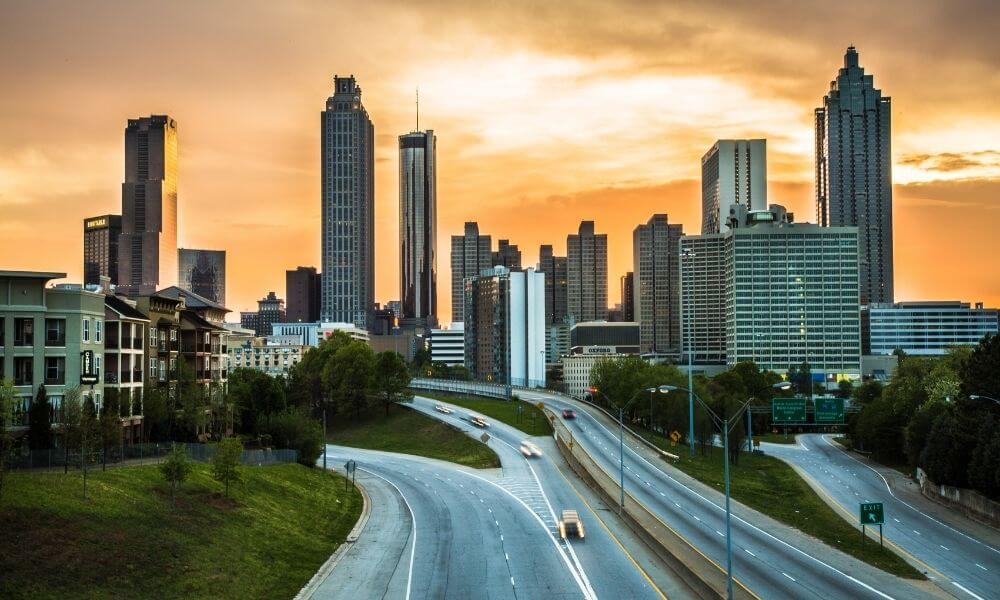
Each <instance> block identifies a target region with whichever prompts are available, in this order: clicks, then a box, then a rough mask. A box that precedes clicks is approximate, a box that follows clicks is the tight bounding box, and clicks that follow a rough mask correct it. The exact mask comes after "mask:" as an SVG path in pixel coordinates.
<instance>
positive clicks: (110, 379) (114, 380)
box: [104, 371, 119, 385]
mask: <svg viewBox="0 0 1000 600" xmlns="http://www.w3.org/2000/svg"><path fill="white" fill-rule="evenodd" d="M118 381H119V379H118V374H117V373H111V372H108V371H106V372H105V373H104V383H105V384H111V385H117V384H118Z"/></svg>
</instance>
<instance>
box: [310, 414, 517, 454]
mask: <svg viewBox="0 0 1000 600" xmlns="http://www.w3.org/2000/svg"><path fill="white" fill-rule="evenodd" d="M326 440H327V442H329V443H331V444H337V445H340V446H350V447H352V448H367V449H368V450H384V451H386V452H402V453H404V454H415V455H417V456H426V457H428V458H437V459H440V460H447V461H450V462H453V463H458V464H460V465H465V466H467V467H474V468H476V469H489V468H494V467H499V466H500V457H498V456H497V454H496V452H494V451H493V450H491V449H490V447H489V446H487V445H486V444H483V443H482V442H480V441H479V440H474V439H472V438H471V437H469V436H467V435H465V434H464V433H462V432H460V431H457V430H455V429H452V428H451V427H449V426H448V425H446V424H444V423H442V422H441V421H438V420H437V419H433V418H431V417H428V416H427V415H424V414H421V413H419V412H417V411H415V410H413V409H410V408H408V407H406V406H400V405H392V406H390V407H389V416H386V415H385V411H384V410H383V409H381V408H377V409H373V410H372V411H371V412H370V413H368V414H367V415H364V416H362V418H361V419H360V420H358V421H343V422H332V423H328V425H327V436H326Z"/></svg>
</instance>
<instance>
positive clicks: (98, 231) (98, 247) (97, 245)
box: [83, 215, 122, 285]
mask: <svg viewBox="0 0 1000 600" xmlns="http://www.w3.org/2000/svg"><path fill="white" fill-rule="evenodd" d="M121 232H122V216H121V215H101V216H99V217H90V218H89V219H84V220H83V283H84V285H99V284H100V283H101V277H107V278H108V280H109V281H110V283H111V284H112V285H118V236H119V235H121Z"/></svg>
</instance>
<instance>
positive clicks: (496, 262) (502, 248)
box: [490, 240, 521, 271]
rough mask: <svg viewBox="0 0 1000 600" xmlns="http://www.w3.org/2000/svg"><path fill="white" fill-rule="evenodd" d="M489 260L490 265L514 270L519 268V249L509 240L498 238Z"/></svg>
mask: <svg viewBox="0 0 1000 600" xmlns="http://www.w3.org/2000/svg"><path fill="white" fill-rule="evenodd" d="M491 262H492V264H491V265H490V266H491V267H496V266H501V267H507V268H508V269H511V270H515V271H516V270H517V269H520V268H521V251H520V250H519V249H518V247H517V244H511V243H510V240H499V241H498V242H497V251H496V252H494V253H493V260H492V261H491Z"/></svg>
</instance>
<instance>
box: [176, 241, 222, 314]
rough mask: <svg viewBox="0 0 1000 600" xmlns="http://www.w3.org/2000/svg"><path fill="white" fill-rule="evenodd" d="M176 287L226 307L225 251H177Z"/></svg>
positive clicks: (190, 249) (186, 249)
mask: <svg viewBox="0 0 1000 600" xmlns="http://www.w3.org/2000/svg"><path fill="white" fill-rule="evenodd" d="M177 264H178V265H179V266H178V273H177V285H178V286H179V287H181V288H183V289H185V290H190V291H192V292H194V293H196V294H198V295H199V296H203V297H205V298H208V299H209V300H211V301H212V302H215V303H217V304H221V305H222V306H225V305H226V251H225V250H195V249H192V248H180V249H178V250H177Z"/></svg>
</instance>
